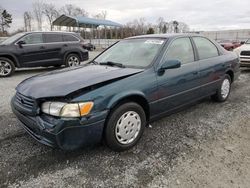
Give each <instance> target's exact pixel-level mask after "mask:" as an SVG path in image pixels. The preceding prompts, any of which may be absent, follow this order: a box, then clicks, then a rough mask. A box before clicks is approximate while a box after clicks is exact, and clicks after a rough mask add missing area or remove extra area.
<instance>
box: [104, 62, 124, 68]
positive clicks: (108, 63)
mask: <svg viewBox="0 0 250 188" xmlns="http://www.w3.org/2000/svg"><path fill="white" fill-rule="evenodd" d="M99 65H108V66H112V67H113V66H116V67H122V68H124V67H125V66H124V65H123V64H122V63H115V62H112V61H107V62H101V63H99Z"/></svg>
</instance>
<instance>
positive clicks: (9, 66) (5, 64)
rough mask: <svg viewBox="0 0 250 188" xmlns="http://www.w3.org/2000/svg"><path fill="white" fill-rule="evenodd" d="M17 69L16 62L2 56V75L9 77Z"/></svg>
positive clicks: (0, 66)
mask: <svg viewBox="0 0 250 188" xmlns="http://www.w3.org/2000/svg"><path fill="white" fill-rule="evenodd" d="M14 71H15V65H14V63H13V62H12V61H11V60H10V59H8V58H5V57H0V77H8V76H10V75H11V74H13V73H14Z"/></svg>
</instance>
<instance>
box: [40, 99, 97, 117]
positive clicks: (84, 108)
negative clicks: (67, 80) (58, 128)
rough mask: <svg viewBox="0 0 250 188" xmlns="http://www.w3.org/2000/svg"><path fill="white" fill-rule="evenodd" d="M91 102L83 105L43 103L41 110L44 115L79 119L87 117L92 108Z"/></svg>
mask: <svg viewBox="0 0 250 188" xmlns="http://www.w3.org/2000/svg"><path fill="white" fill-rule="evenodd" d="M93 106H94V103H93V102H83V103H63V102H44V103H43V104H42V106H41V110H42V112H43V113H45V114H49V115H52V116H58V117H81V116H85V115H88V114H89V113H90V111H91V109H92V108H93Z"/></svg>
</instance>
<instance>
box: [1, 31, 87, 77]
mask: <svg viewBox="0 0 250 188" xmlns="http://www.w3.org/2000/svg"><path fill="white" fill-rule="evenodd" d="M82 43H83V40H82V38H81V37H80V36H79V35H78V34H76V33H71V32H25V33H18V34H16V35H14V36H12V37H9V38H8V39H6V40H5V41H3V42H2V43H1V44H0V76H1V77H6V76H10V75H11V74H13V73H14V71H15V68H16V67H17V68H21V67H40V66H43V67H48V66H55V67H60V66H61V65H65V66H76V65H79V64H80V62H81V61H85V60H87V59H88V51H87V50H85V49H83V47H82Z"/></svg>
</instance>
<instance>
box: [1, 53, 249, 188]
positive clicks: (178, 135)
mask: <svg viewBox="0 0 250 188" xmlns="http://www.w3.org/2000/svg"><path fill="white" fill-rule="evenodd" d="M95 54H96V53H91V56H94V55H95ZM50 70H51V69H33V70H19V71H18V72H17V73H15V75H13V76H12V77H10V78H4V79H1V80H0V88H1V90H0V96H1V97H0V114H1V115H0V126H1V129H0V187H250V170H249V169H250V147H249V146H250V127H249V126H250V120H249V117H250V95H249V93H250V85H249V83H248V81H249V79H250V72H249V71H246V70H244V71H242V74H241V76H240V79H239V80H238V81H237V82H235V83H234V85H233V88H232V93H231V96H230V98H229V100H228V101H227V102H225V103H214V102H212V101H211V100H210V99H204V100H203V101H201V102H199V103H197V104H196V105H193V106H191V107H188V108H187V109H185V110H183V111H181V112H179V113H176V114H173V115H171V116H168V117H166V118H163V119H160V120H158V121H156V122H154V123H152V128H147V129H146V130H145V133H144V135H143V137H142V139H141V141H140V142H139V144H138V145H137V146H136V147H134V148H133V149H131V150H129V151H126V152H122V153H116V152H112V151H110V150H109V149H108V148H107V147H105V146H103V145H99V146H96V147H94V148H85V149H81V150H77V151H74V152H64V151H61V150H59V149H52V148H49V147H47V146H43V145H41V144H39V143H37V142H36V141H35V140H33V139H32V138H31V137H30V136H29V135H28V134H27V133H25V131H23V130H22V129H21V128H20V126H19V125H20V122H19V121H18V120H17V119H16V118H15V116H14V115H13V114H12V112H11V109H10V105H9V103H10V99H11V97H12V96H13V94H14V88H15V86H16V85H17V84H18V83H19V82H21V81H22V80H23V79H25V78H27V77H30V76H32V75H35V74H38V73H41V72H47V71H50Z"/></svg>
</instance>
